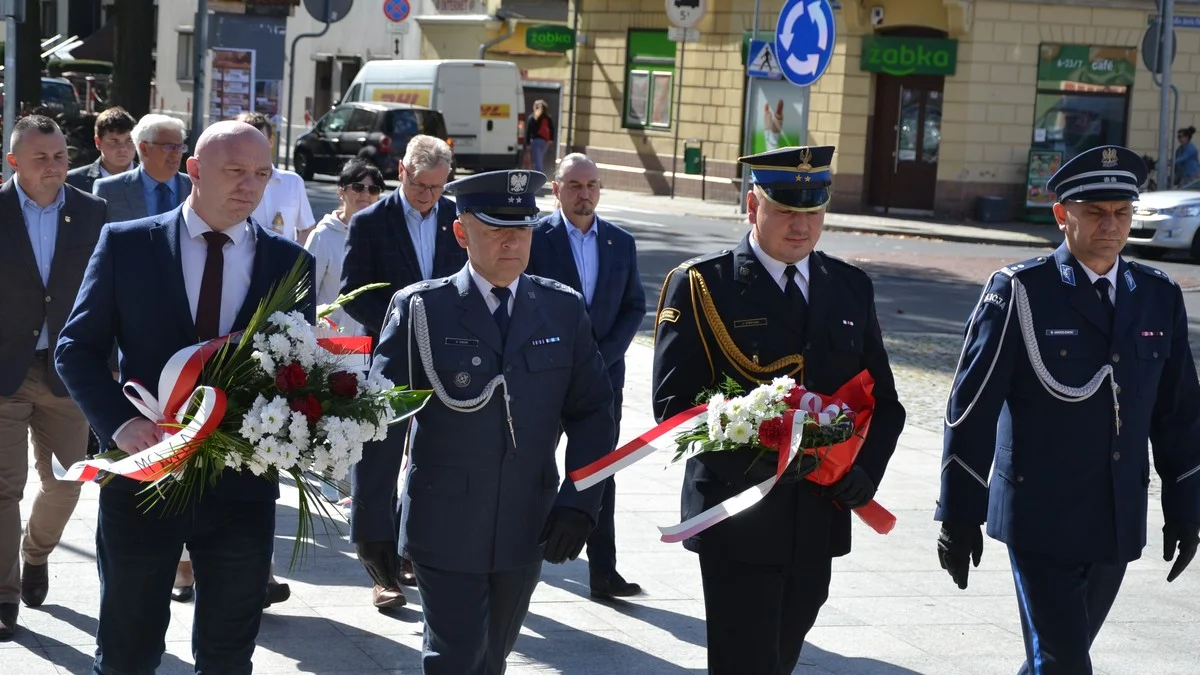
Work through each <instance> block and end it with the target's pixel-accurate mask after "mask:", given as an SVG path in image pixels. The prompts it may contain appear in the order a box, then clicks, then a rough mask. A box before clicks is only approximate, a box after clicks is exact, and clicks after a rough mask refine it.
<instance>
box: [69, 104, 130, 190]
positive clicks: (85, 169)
mask: <svg viewBox="0 0 1200 675" xmlns="http://www.w3.org/2000/svg"><path fill="white" fill-rule="evenodd" d="M136 124H137V120H135V119H133V115H130V114H129V113H127V112H125V109H124V108H122V107H121V106H114V107H112V108H109V109H108V110H105V111H104V112H102V113H100V114H99V115H97V116H96V135H95V136H93V137H92V141H93V142H95V144H96V149H97V150H99V151H100V156H99V157H98V158H96V161H94V162H92V163H91V164H88V165H85V166H81V167H79V168H77V169H71V170H70V171H69V172H68V173H67V185H71V186H73V187H76V188H78V189H80V190H83V191H84V192H87V193H91V191H92V186H93V185H95V183H96V181H98V180H100V179H101V178H108V177H109V176H115V175H117V174H119V173H125V172H126V171H129V170H130V169H132V168H133V156H134V155H135V154H136V151H137V148H135V147H134V145H133V138H132V136H131V134H132V133H133V127H134V126H135V125H136Z"/></svg>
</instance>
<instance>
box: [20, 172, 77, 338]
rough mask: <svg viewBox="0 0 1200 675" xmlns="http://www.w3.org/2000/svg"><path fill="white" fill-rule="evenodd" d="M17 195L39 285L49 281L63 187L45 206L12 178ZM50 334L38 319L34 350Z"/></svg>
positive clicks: (44, 323)
mask: <svg viewBox="0 0 1200 675" xmlns="http://www.w3.org/2000/svg"><path fill="white" fill-rule="evenodd" d="M13 186H14V187H16V189H17V199H18V200H19V201H20V202H21V213H22V214H23V215H24V216H25V229H26V230H27V231H28V232H29V243H30V244H32V245H33V258H34V260H35V261H37V268H38V274H40V275H41V277H42V285H43V286H45V285H47V284H49V283H50V265H51V263H53V262H54V243H55V240H57V239H58V213H59V211H60V210H62V206H63V202H64V201H66V189H65V188H62V187H60V188H58V194H57V195H56V196H55V197H54V201H52V202H50V204H49V205H48V206H41V205H39V204H38V203H37V201H35V200H34V199H33V198H32V197H30V196H29V195H27V194H25V190H23V189H21V182H20V181H13ZM49 347H50V335H49V333H48V332H47V330H46V322H45V321H44V320H43V321H42V329H41V333H40V334H39V335H38V341H37V346H36V347H34V349H35V350H37V351H41V350H43V349H49Z"/></svg>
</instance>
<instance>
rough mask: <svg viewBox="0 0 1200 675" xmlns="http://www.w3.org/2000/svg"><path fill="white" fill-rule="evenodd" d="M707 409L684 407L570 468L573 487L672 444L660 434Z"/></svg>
mask: <svg viewBox="0 0 1200 675" xmlns="http://www.w3.org/2000/svg"><path fill="white" fill-rule="evenodd" d="M707 412H708V406H707V405H698V406H696V407H694V408H689V409H687V410H684V411H683V412H681V413H678V414H676V415H673V416H671V417H669V418H668V419H666V420H663V423H662V424H659V425H658V426H656V427H654V428H653V429H651V430H649V431H647V432H646V433H644V434H642V435H640V436H638V437H637V438H635V439H633V440H632V441H629V442H628V443H626V444H625V445H622V446H621V447H619V448H617V449H616V450H613V451H612V452H610V453H608V454H607V455H605V456H604V457H601V458H600V459H598V460H596V461H595V462H592V463H591V464H588V465H587V466H585V467H583V468H581V469H576V470H574V471H572V472H571V473H570V474H568V475H569V476H570V478H571V480H572V481H574V482H575V489H576V490H586V489H588V488H590V487H592V486H593V485H596V484H598V483H600V482H602V481H604V480H606V479H607V478H609V477H610V476H613V475H615V474H616V473H617V472H618V471H620V470H622V469H624V468H627V467H630V466H633V465H634V464H635V463H637V462H638V461H639V460H641V459H643V458H646V457H649V456H650V455H653V454H654V451H655V450H658V449H659V448H660V447H661V448H668V447H673V446H674V445H675V439H673V438H670V437H668V438H665V439H664V438H663V437H664V436H666V435H667V432H669V431H673V430H675V429H677V428H678V427H681V426H683V425H685V424H687V423H688V422H691V421H692V420H694V419H696V418H697V417H700V416H702V415H704V414H706V413H707Z"/></svg>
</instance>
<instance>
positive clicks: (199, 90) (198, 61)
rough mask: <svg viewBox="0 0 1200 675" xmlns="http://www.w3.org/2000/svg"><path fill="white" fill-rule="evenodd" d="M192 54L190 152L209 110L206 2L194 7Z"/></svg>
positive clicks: (201, 0)
mask: <svg viewBox="0 0 1200 675" xmlns="http://www.w3.org/2000/svg"><path fill="white" fill-rule="evenodd" d="M192 41H193V53H192V58H193V59H195V61H194V64H195V65H193V66H192V134H191V136H192V138H191V145H192V152H195V151H196V141H197V140H198V139H199V138H200V134H201V133H202V132H203V131H204V112H205V111H206V110H208V109H209V104H208V103H207V101H208V99H207V97H206V96H205V93H204V74H205V73H206V72H207V71H208V63H206V60H207V58H206V57H207V56H208V0H200V2H199V4H197V5H196V25H195V27H194V28H193V29H192Z"/></svg>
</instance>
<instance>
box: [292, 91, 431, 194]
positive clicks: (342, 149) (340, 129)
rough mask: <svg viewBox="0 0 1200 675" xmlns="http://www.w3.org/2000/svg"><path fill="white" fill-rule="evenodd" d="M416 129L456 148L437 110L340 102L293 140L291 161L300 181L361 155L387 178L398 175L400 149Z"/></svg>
mask: <svg viewBox="0 0 1200 675" xmlns="http://www.w3.org/2000/svg"><path fill="white" fill-rule="evenodd" d="M417 134H426V135H428V136H436V137H438V138H440V139H442V140H444V141H446V142H447V143H450V144H451V147H454V145H453V141H452V139H450V138H449V136H448V135H447V134H446V121H445V120H444V119H443V118H442V114H441V113H440V112H438V111H436V110H431V109H429V108H426V107H423V106H417V105H409V104H406V103H372V102H355V103H342V104H341V105H338V106H336V107H335V108H333V109H332V110H330V111H329V112H327V113H325V115H324V116H323V117H321V119H319V120H317V123H316V125H315V126H314V127H313V129H312V131H310V132H308V133H306V134H304V135H303V136H301V137H300V138H298V139H296V147H295V150H294V152H293V153H292V154H293V157H294V159H293V162H292V163H293V166H294V167H295V170H296V173H298V174H300V176H301V177H302V178H304V180H312V177H313V174H316V173H323V174H331V175H337V174H338V173H339V172H341V170H342V165H344V164H345V163H346V161H347V160H350V159H352V158H354V157H362V158H364V159H368V160H370V161H371V162H372V163H374V164H375V166H377V167H379V170H380V171H382V172H383V175H384V177H385V178H396V177H397V176H398V175H399V167H400V160H401V159H403V158H404V149H405V147H407V146H408V141H409V140H410V139H411V138H412V137H413V136H416V135H417Z"/></svg>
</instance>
